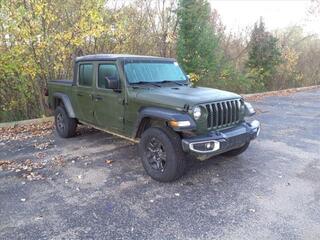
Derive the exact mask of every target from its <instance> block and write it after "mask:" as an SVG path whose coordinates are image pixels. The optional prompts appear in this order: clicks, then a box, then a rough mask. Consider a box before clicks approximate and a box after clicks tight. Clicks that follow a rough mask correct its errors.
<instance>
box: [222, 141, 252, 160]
mask: <svg viewBox="0 0 320 240" xmlns="http://www.w3.org/2000/svg"><path fill="white" fill-rule="evenodd" d="M249 145H250V142H247V143H246V144H245V145H243V146H242V147H240V148H236V149H233V150H231V151H229V152H225V153H223V154H222V155H223V156H225V157H235V156H238V155H240V154H241V153H243V152H244V151H246V150H247V149H248V147H249Z"/></svg>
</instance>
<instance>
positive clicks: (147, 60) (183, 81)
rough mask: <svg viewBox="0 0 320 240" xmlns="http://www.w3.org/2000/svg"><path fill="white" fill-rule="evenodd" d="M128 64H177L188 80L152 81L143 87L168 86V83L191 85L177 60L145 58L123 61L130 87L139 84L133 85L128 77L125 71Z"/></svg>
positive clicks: (125, 74) (125, 73)
mask: <svg viewBox="0 0 320 240" xmlns="http://www.w3.org/2000/svg"><path fill="white" fill-rule="evenodd" d="M128 63H172V64H174V63H176V64H177V66H178V67H179V68H180V70H181V72H182V73H183V75H184V76H185V78H186V80H176V81H166V82H162V81H160V82H151V81H150V82H145V83H141V84H142V85H143V84H150V85H152V84H167V83H169V84H170V82H172V83H176V82H178V83H182V84H183V83H185V84H189V77H188V75H187V74H186V73H185V71H184V70H183V68H182V67H181V66H180V64H179V63H178V62H177V61H176V60H175V59H161V58H159V59H148V58H144V59H124V61H123V74H124V76H125V79H126V82H127V84H128V85H130V86H134V85H139V82H136V83H134V82H133V83H132V82H130V81H129V79H128V76H127V72H126V70H125V65H126V64H128Z"/></svg>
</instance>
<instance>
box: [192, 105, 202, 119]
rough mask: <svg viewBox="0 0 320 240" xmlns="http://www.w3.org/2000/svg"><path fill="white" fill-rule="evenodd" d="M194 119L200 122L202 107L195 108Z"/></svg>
mask: <svg viewBox="0 0 320 240" xmlns="http://www.w3.org/2000/svg"><path fill="white" fill-rule="evenodd" d="M193 117H194V119H195V120H198V119H199V118H200V117H201V108H200V107H195V108H194V109H193Z"/></svg>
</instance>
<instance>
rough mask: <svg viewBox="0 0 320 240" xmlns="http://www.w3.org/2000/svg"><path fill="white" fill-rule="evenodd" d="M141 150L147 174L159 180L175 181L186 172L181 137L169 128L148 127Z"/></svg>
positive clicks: (140, 145) (142, 139) (142, 140)
mask: <svg viewBox="0 0 320 240" xmlns="http://www.w3.org/2000/svg"><path fill="white" fill-rule="evenodd" d="M139 152H140V156H141V161H142V164H143V167H144V169H145V170H146V172H147V174H148V175H149V176H150V177H151V178H153V179H155V180H157V181H159V182H171V181H174V180H176V179H178V178H180V177H181V176H182V175H183V173H184V170H185V166H186V162H185V159H184V158H185V154H184V152H183V150H182V146H181V138H180V136H179V135H178V134H177V133H175V132H173V131H172V130H171V129H169V128H160V127H151V128H148V129H147V130H146V131H145V132H143V134H142V136H141V140H140V143H139Z"/></svg>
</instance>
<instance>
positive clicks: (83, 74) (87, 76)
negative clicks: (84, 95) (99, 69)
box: [79, 64, 93, 86]
mask: <svg viewBox="0 0 320 240" xmlns="http://www.w3.org/2000/svg"><path fill="white" fill-rule="evenodd" d="M92 77H93V66H92V64H80V65H79V85H82V86H92Z"/></svg>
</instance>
